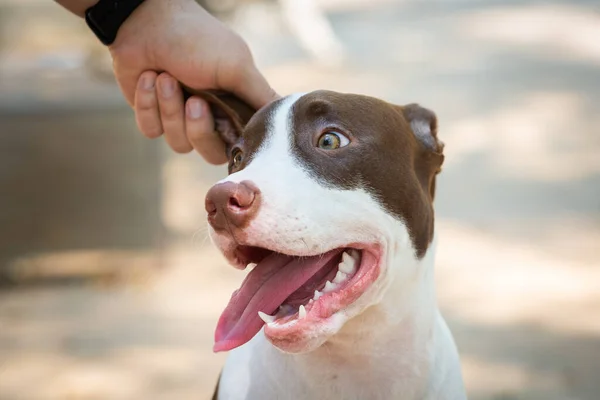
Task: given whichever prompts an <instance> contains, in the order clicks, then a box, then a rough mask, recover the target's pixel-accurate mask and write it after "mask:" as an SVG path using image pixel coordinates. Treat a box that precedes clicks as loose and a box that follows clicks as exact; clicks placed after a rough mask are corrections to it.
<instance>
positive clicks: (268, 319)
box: [258, 311, 275, 324]
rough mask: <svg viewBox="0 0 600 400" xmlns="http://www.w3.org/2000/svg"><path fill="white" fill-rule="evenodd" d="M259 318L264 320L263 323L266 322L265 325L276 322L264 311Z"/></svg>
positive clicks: (259, 314)
mask: <svg viewBox="0 0 600 400" xmlns="http://www.w3.org/2000/svg"><path fill="white" fill-rule="evenodd" d="M258 316H259V317H260V319H262V320H263V321H265V324H270V323H272V322H275V317H274V316H272V315H269V314H265V313H264V312H262V311H259V312H258Z"/></svg>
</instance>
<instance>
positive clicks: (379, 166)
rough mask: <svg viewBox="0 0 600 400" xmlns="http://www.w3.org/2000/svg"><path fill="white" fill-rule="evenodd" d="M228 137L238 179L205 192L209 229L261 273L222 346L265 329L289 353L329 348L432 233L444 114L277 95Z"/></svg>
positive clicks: (320, 94)
mask: <svg viewBox="0 0 600 400" xmlns="http://www.w3.org/2000/svg"><path fill="white" fill-rule="evenodd" d="M238 133H239V134H238V135H234V137H232V136H230V139H229V140H228V141H229V143H228V153H229V173H230V175H229V176H228V177H227V178H226V179H224V180H222V181H220V182H219V183H217V184H216V185H215V186H213V187H212V188H211V189H210V191H209V192H208V194H207V197H206V209H207V212H208V220H209V223H210V226H211V229H210V236H211V238H212V240H213V242H214V243H215V244H216V246H217V247H218V248H219V249H220V250H221V251H222V253H223V254H224V255H225V257H226V258H227V259H228V260H229V262H230V263H231V264H233V265H234V266H236V267H238V268H240V269H243V268H246V267H247V266H248V265H251V268H252V270H251V272H250V273H249V274H248V276H247V277H246V279H245V281H244V282H243V284H242V286H241V287H240V289H239V290H237V291H236V292H234V294H233V295H232V298H231V300H230V302H229V305H228V306H227V308H226V309H225V311H224V312H223V314H222V316H221V318H220V320H219V324H218V327H217V331H216V334H215V341H216V343H215V351H223V350H229V349H232V348H235V347H237V346H240V345H242V344H244V343H245V342H247V341H248V340H250V339H251V338H252V337H253V336H254V335H255V334H256V333H257V332H258V331H260V329H261V328H262V327H263V326H264V333H265V335H266V337H267V338H268V340H269V341H271V343H273V344H274V345H275V346H276V347H278V348H280V349H281V350H283V351H286V352H292V353H294V352H306V351H310V350H312V349H315V348H316V347H318V346H320V345H321V344H323V343H324V342H325V341H326V340H327V339H328V338H330V337H331V336H332V335H334V334H335V333H336V332H337V331H338V330H339V329H340V328H341V327H342V326H343V325H344V323H345V322H346V321H347V320H349V319H351V318H353V317H354V316H356V315H358V314H360V313H361V312H362V311H364V310H365V309H366V308H367V307H369V306H371V305H373V304H376V303H378V302H379V301H381V299H382V297H383V296H384V294H385V292H386V290H387V289H388V287H389V285H390V283H391V282H392V281H394V280H397V279H402V276H403V275H406V274H408V273H409V272H410V271H406V270H403V269H406V268H409V267H404V265H406V263H403V262H398V260H406V259H410V260H416V261H418V260H419V259H421V258H422V257H424V255H425V254H426V253H427V251H428V248H429V245H430V243H431V241H432V239H433V229H434V227H433V220H434V212H433V206H432V204H433V198H434V194H435V177H436V174H437V173H438V172H440V170H441V165H442V163H443V159H444V156H443V144H442V143H441V142H440V141H439V140H438V138H437V122H436V118H435V115H434V114H433V113H432V112H431V111H429V110H427V109H425V108H422V107H420V106H418V105H416V104H411V105H407V106H395V105H392V104H389V103H386V102H384V101H382V100H378V99H375V98H372V97H367V96H362V95H354V94H341V93H335V92H330V91H316V92H311V93H308V94H304V95H291V96H288V97H285V98H283V99H280V100H277V101H275V102H273V103H271V104H270V105H268V106H267V107H265V108H263V109H261V110H260V111H258V112H257V113H256V114H254V115H253V116H252V118H251V119H250V121H249V122H248V123H247V125H246V127H245V129H244V130H243V131H242V132H241V133H240V132H239V131H238Z"/></svg>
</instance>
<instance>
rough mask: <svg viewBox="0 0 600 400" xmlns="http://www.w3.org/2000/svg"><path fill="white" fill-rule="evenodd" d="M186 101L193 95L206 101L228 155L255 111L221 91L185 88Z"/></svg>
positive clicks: (231, 95)
mask: <svg viewBox="0 0 600 400" xmlns="http://www.w3.org/2000/svg"><path fill="white" fill-rule="evenodd" d="M186 92H187V93H186ZM184 93H185V100H186V101H187V99H188V98H189V97H190V96H191V95H192V94H193V95H195V96H198V97H201V98H202V99H203V100H205V101H206V102H207V103H208V104H209V106H210V110H211V112H212V115H213V118H214V121H215V131H216V132H217V133H218V134H219V136H220V137H221V140H223V142H224V143H225V146H226V149H227V154H228V155H229V150H230V148H231V146H232V145H233V144H235V143H236V142H237V141H238V139H239V138H240V136H241V135H242V132H243V130H244V127H245V126H246V124H247V123H248V121H249V120H250V118H252V116H253V115H254V113H256V111H257V110H255V109H254V108H253V107H251V106H249V105H248V104H246V103H245V102H243V101H242V100H240V99H239V98H237V97H236V96H234V95H233V94H231V93H228V92H224V91H221V90H192V89H189V88H187V87H186V88H185V91H184Z"/></svg>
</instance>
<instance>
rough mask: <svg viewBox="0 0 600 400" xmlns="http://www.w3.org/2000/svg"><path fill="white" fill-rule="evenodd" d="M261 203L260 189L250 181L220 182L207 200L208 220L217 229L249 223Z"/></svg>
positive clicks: (212, 189)
mask: <svg viewBox="0 0 600 400" xmlns="http://www.w3.org/2000/svg"><path fill="white" fill-rule="evenodd" d="M259 205H260V191H259V190H258V188H257V187H256V186H254V184H253V183H252V182H250V181H243V182H240V183H235V182H224V183H219V184H217V185H215V186H213V187H212V188H211V189H210V190H209V191H208V193H207V194H206V201H205V206H206V212H208V222H209V223H210V225H211V226H212V227H213V228H214V229H215V230H217V231H219V230H224V229H227V228H228V227H231V226H233V227H237V228H241V227H243V226H244V225H246V224H248V223H249V222H250V220H251V219H252V218H253V217H254V215H256V213H257V211H258V208H259Z"/></svg>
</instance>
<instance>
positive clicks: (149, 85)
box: [142, 75, 154, 90]
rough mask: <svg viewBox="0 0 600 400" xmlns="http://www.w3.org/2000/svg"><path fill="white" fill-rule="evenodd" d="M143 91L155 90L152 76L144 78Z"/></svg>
mask: <svg viewBox="0 0 600 400" xmlns="http://www.w3.org/2000/svg"><path fill="white" fill-rule="evenodd" d="M142 89H144V90H152V89H154V79H153V78H152V77H151V76H150V75H145V76H144V77H143V78H142Z"/></svg>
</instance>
